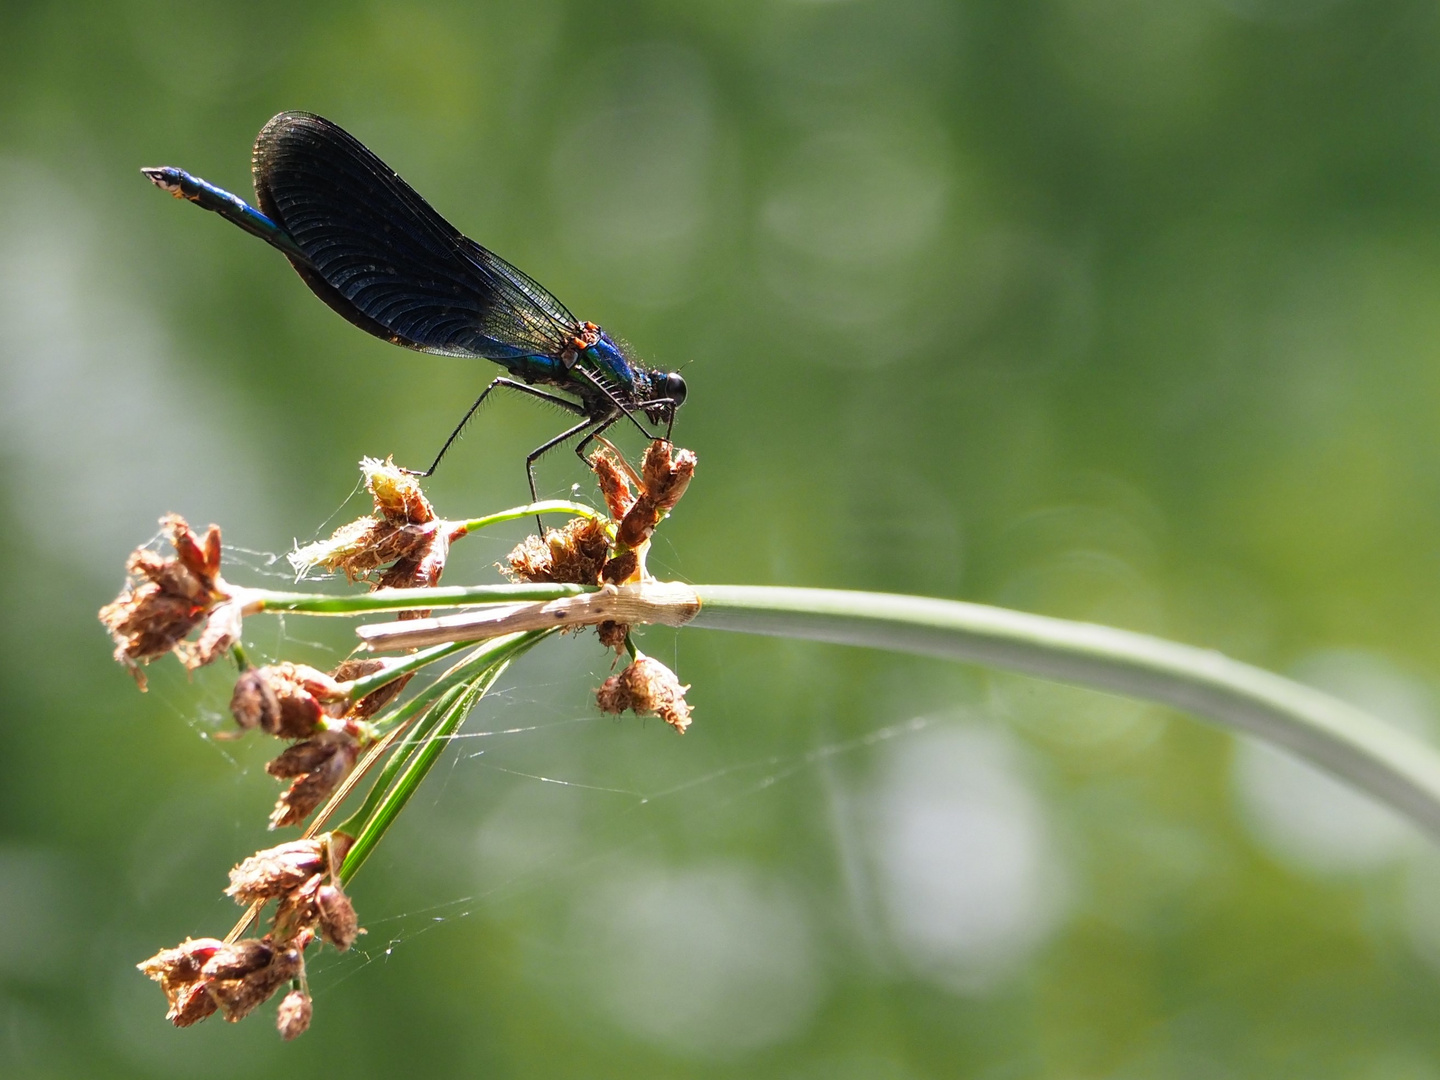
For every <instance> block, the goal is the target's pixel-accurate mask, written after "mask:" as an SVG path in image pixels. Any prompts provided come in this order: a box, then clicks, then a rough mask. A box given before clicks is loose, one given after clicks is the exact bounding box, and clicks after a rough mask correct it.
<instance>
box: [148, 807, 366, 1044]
mask: <svg viewBox="0 0 1440 1080" xmlns="http://www.w3.org/2000/svg"><path fill="white" fill-rule="evenodd" d="M349 846H350V839H349V837H346V836H344V835H343V834H340V833H327V834H326V835H324V836H319V837H315V838H314V839H310V840H296V841H294V842H293V843H289V844H281V845H280V846H279V847H273V848H269V849H267V850H265V851H260V852H257V853H256V854H254V855H252V856H250V858H248V859H246V860H244V861H243V862H242V863H240V864H239V865H238V866H236V867H235V868H234V869H233V870H231V871H230V887H229V888H228V889H226V890H225V892H226V894H227V895H228V896H231V897H233V898H234V899H235V901H236V902H237V903H240V904H244V905H250V904H264V903H266V902H268V901H270V900H275V901H277V904H276V909H275V915H274V917H273V918H272V919H271V925H270V932H269V933H267V934H266V935H265V936H264V937H259V938H242V939H241V940H239V941H235V942H228V941H220V940H217V939H216V938H189V939H187V940H185V941H183V942H181V943H180V944H179V945H177V946H176V947H175V948H173V949H161V950H160V951H159V952H158V953H156V954H155V955H154V956H152V957H150V959H148V960H145V961H143V962H142V963H140V964H138V965H137V967H139V969H140V970H141V971H143V972H144V973H145V974H146V975H148V976H149V977H150V978H152V979H154V980H155V981H156V982H158V983H159V984H160V988H161V989H162V990H163V991H164V992H165V998H166V1000H167V1001H168V1002H169V1004H170V1011H169V1012H168V1013H166V1017H165V1018H166V1019H167V1020H169V1021H170V1022H171V1023H173V1024H174V1025H175V1026H176V1027H189V1026H190V1025H191V1024H194V1023H198V1022H199V1021H201V1020H203V1019H205V1018H206V1017H207V1016H210V1015H212V1014H213V1013H215V1012H217V1011H218V1012H219V1013H220V1014H221V1015H222V1016H224V1017H225V1019H226V1020H229V1021H230V1022H232V1023H233V1022H235V1021H237V1020H242V1019H244V1018H245V1017H246V1016H248V1015H249V1014H250V1013H251V1012H253V1011H254V1010H255V1008H256V1006H258V1005H260V1004H262V1003H263V1002H265V1001H267V1000H269V999H270V997H272V996H273V995H274V994H275V993H276V992H277V991H278V990H279V989H280V988H281V987H283V986H286V985H289V986H290V987H291V989H290V991H289V993H287V994H286V995H285V998H284V1000H283V1001H282V1002H281V1004H280V1009H279V1012H278V1014H277V1026H278V1027H279V1029H280V1034H281V1035H282V1036H284V1037H285V1038H286V1039H293V1038H295V1037H296V1036H297V1035H300V1034H301V1033H303V1032H304V1031H305V1029H306V1028H307V1027H309V1026H310V1014H311V1001H310V994H309V991H308V990H307V989H306V987H305V949H306V948H307V947H308V946H309V945H310V944H311V943H312V942H313V941H314V940H315V938H316V937H317V936H318V937H319V938H320V939H321V940H323V941H326V942H329V943H330V944H331V945H333V946H335V948H337V949H339V950H340V951H341V952H344V951H345V950H346V949H348V948H349V947H350V946H351V944H352V943H353V942H354V940H355V937H356V935H358V934H361V933H364V931H363V930H361V929H359V927H358V924H357V921H356V918H355V909H354V907H353V906H351V903H350V898H349V897H348V896H346V895H345V893H344V891H343V890H342V889H341V888H340V884H339V877H338V870H339V866H340V862H341V860H342V859H343V858H344V856H345V852H346V850H348V848H349Z"/></svg>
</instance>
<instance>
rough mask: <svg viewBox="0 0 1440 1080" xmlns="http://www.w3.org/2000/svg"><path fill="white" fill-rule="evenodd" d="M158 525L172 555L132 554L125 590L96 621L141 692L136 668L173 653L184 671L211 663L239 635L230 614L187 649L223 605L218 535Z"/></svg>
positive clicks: (173, 520)
mask: <svg viewBox="0 0 1440 1080" xmlns="http://www.w3.org/2000/svg"><path fill="white" fill-rule="evenodd" d="M161 525H162V526H163V527H164V528H165V529H166V530H167V531H168V532H169V533H170V542H171V544H172V545H173V546H174V548H175V550H176V555H175V556H174V557H173V558H166V557H164V556H162V555H160V554H159V553H157V552H154V551H150V550H147V549H145V548H140V549H138V550H136V551H134V552H132V553H131V555H130V558H129V559H128V560H127V561H126V564H125V568H126V571H127V572H128V573H129V575H130V580H129V582H128V583H127V584H126V587H125V590H124V591H123V592H121V594H120V595H119V596H118V597H116V598H115V600H113V601H112V602H111V603H109V604H106V605H105V606H104V607H103V608H101V609H100V621H101V622H102V623H103V624H104V626H105V629H106V630H108V631H109V632H110V636H111V638H112V639H114V641H115V659H116V660H118V661H120V662H121V663H122V664H124V665H126V667H128V668H130V670H131V672H132V673H133V674H134V675H135V678H136V681H137V682H139V683H140V688H141V689H142V690H143V689H144V688H145V680H144V678H143V677H142V676H141V675H140V673H139V669H138V665H139V664H143V663H148V662H149V661H151V660H153V659H155V658H156V657H158V656H163V655H164V654H165V653H167V652H170V651H172V650H174V651H177V652H179V653H180V655H181V659H182V660H184V661H185V663H186V664H187V666H190V667H197V666H199V665H200V664H205V663H209V662H210V661H211V660H213V659H214V658H215V657H216V656H218V655H220V653H222V652H223V651H224V650H225V649H227V648H228V647H229V646H230V644H232V643H233V641H234V640H235V638H236V637H238V635H239V630H240V613H239V609H238V608H234V609H231V610H229V611H225V613H224V615H223V617H221V618H219V619H218V620H217V621H216V623H215V625H214V626H213V627H207V628H206V630H205V632H204V633H202V635H201V639H200V641H199V642H197V643H196V644H194V645H186V644H185V638H186V636H187V635H188V634H189V633H190V632H191V631H192V630H194V629H195V628H196V627H197V626H199V625H201V623H203V622H204V621H205V619H206V617H207V616H208V615H210V613H211V609H212V608H213V607H214V605H216V604H217V603H219V602H220V601H222V600H224V599H226V595H225V592H224V583H223V582H222V581H221V580H220V576H219V570H220V530H219V528H218V527H217V526H214V525H212V526H210V528H209V530H208V531H207V532H206V534H205V536H204V537H203V538H202V537H199V536H196V535H195V532H194V530H193V529H191V528H190V526H189V525H187V524H186V523H185V521H184V519H183V518H180V517H178V516H176V515H174V514H171V515H168V516H167V517H165V518H162V519H161ZM221 610H223V609H221ZM217 614H219V612H218V611H217Z"/></svg>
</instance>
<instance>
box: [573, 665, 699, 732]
mask: <svg viewBox="0 0 1440 1080" xmlns="http://www.w3.org/2000/svg"><path fill="white" fill-rule="evenodd" d="M689 689H690V687H689V686H682V685H681V684H680V680H679V679H677V678H676V677H675V673H674V672H673V671H671V670H670V669H669V668H668V667H666V666H665V665H664V664H662V663H661V662H660V661H659V660H656V659H654V658H653V657H649V656H646V655H645V654H644V653H636V654H635V660H634V661H633V662H632V663H631V664H630V666H629V667H627V668H626V669H625V670H624V671H622V672H620V674H619V675H612V676H610V678H608V679H606V680H605V682H604V683H602V684H601V686H600V688H599V689H598V690H596V691H595V703H596V704H597V705H599V706H600V711H601V712H606V713H622V712H624V711H625V710H626V709H630V710H631V711H633V712H635V713H637V714H639V715H654V716H658V717H660V719H662V720H664V721H665V722H666V723H667V724H669V725H670V726H671V727H673V728H674V729H675V730H676V731H678V732H679V733H680V734H682V735H683V734H685V729H686V728H687V727H689V726H690V713H691V709H690V706H689V705H688V704H687V703H686V701H685V691H687V690H689Z"/></svg>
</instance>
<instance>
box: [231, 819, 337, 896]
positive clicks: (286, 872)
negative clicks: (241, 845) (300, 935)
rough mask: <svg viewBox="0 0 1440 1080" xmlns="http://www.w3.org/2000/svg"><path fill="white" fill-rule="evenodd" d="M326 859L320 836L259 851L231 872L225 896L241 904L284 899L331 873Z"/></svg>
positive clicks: (322, 839) (323, 841) (323, 844)
mask: <svg viewBox="0 0 1440 1080" xmlns="http://www.w3.org/2000/svg"><path fill="white" fill-rule="evenodd" d="M325 856H326V852H325V840H324V838H323V837H318V836H317V837H312V838H311V839H309V840H292V841H291V842H290V843H288V844H279V845H277V846H276V847H272V848H266V849H265V850H264V851H257V852H256V853H255V854H254V855H251V856H250V857H249V858H248V859H245V860H243V861H241V862H240V863H239V864H238V865H237V866H235V868H234V869H232V870H231V871H230V887H229V888H228V889H226V890H225V895H226V896H231V897H234V898H235V902H236V903H237V904H253V903H256V902H257V901H264V900H271V899H274V898H275V897H278V896H284V895H285V894H286V893H288V892H290V891H292V890H293V889H296V888H299V887H300V886H301V885H303V884H304V883H305V882H306V881H307V880H308V879H309V878H310V877H312V876H313V875H315V874H318V873H322V872H324V871H326V870H328V869H329V867H328V866H327V865H326V857H325Z"/></svg>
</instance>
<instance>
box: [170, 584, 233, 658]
mask: <svg viewBox="0 0 1440 1080" xmlns="http://www.w3.org/2000/svg"><path fill="white" fill-rule="evenodd" d="M240 612H241V607H240V605H239V604H238V603H236V602H234V601H231V602H230V603H227V604H221V605H220V606H219V607H216V608H212V609H211V611H210V617H209V618H208V619H206V620H205V626H204V628H203V629H202V630H201V631H200V636H199V638H197V639H196V640H195V641H193V642H190V641H180V642H177V643H176V645H175V655H176V656H178V657H179V658H180V662H181V663H182V664H184V665H185V666H186V667H187V668H189V669H190V670H191V671H194V670H195V669H196V668H198V667H204V666H205V665H206V664H208V663H210V662H211V661H212V660H217V659H219V658H220V657H221V656H224V655H225V653H226V652H228V651H229V649H230V646H232V645H234V644H235V642H237V641H239V640H240V623H241V614H240Z"/></svg>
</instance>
